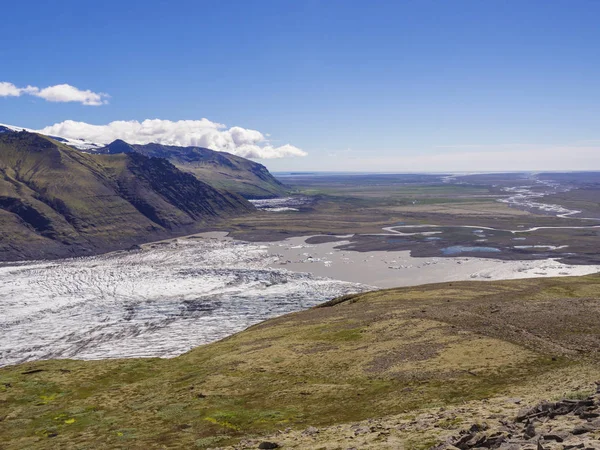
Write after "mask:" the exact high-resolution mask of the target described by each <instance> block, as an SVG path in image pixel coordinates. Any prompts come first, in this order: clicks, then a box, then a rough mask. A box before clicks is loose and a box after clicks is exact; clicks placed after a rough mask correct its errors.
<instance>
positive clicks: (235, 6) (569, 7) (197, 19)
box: [0, 0, 600, 172]
mask: <svg viewBox="0 0 600 450" xmlns="http://www.w3.org/2000/svg"><path fill="white" fill-rule="evenodd" d="M2 16H3V20H2V26H1V27H0V42H2V45H1V46H0V61H1V63H0V82H5V83H11V84H12V85H14V86H16V87H17V88H19V89H24V88H26V87H27V86H34V87H36V88H38V91H30V92H28V93H23V94H22V95H19V96H15V95H12V96H8V95H6V96H0V122H2V123H8V124H13V125H19V126H24V127H29V128H33V129H42V128H44V127H46V126H49V125H53V124H56V123H62V122H64V121H67V120H72V121H76V122H85V123H88V124H94V125H106V124H108V123H110V122H113V121H138V122H142V121H144V120H145V119H162V120H163V121H173V122H175V121H179V120H200V119H202V118H207V119H208V120H209V121H212V122H214V123H219V124H224V125H226V128H221V129H220V130H222V131H224V134H223V135H218V136H217V135H215V136H216V137H215V139H217V138H218V139H225V140H227V139H229V141H227V142H232V141H231V139H232V138H231V137H230V135H231V133H230V132H229V131H228V130H229V129H230V127H240V128H241V129H244V130H258V131H259V132H260V133H262V138H256V139H254V138H252V139H254V140H252V139H250V138H247V136H246V135H244V138H243V139H246V140H242V141H240V142H242V144H243V145H246V143H247V144H248V145H255V144H256V145H258V146H259V147H268V148H269V149H273V151H269V152H265V153H264V155H267V156H281V155H288V156H287V157H284V158H273V159H264V160H262V162H263V163H265V164H266V165H267V167H269V168H270V169H272V170H276V171H279V170H328V171H330V170H350V171H356V170H366V171H385V172H405V171H422V170H433V171H445V170H449V171H453V170H511V169H512V170H518V169H524V170H536V169H539V170H544V169H550V170H558V169H598V170H600V126H599V125H600V123H599V122H600V89H599V88H600V26H599V25H598V17H600V2H597V1H592V0H588V1H585V0H578V1H575V0H570V1H553V0H546V1H512V0H504V1H467V0H464V1H463V0H456V1H426V0H423V1H403V2H400V1H370V2H358V1H349V0H346V1H335V0H330V1H306V0H298V1H293V2H292V1H286V0H279V1H261V0H256V1H251V2H249V1H226V0H224V1H219V2H202V1H189V2H187V1H179V2H174V1H173V2H152V1H144V2H136V1H124V0H121V1H118V2H117V1H110V0H109V1H103V2H81V1H78V2H74V1H59V2H21V3H17V2H11V4H5V5H3V7H2ZM63 84H68V85H70V86H73V87H75V88H77V89H79V90H83V91H85V90H90V91H92V92H93V93H106V94H108V95H109V96H110V97H106V98H105V97H102V100H106V101H107V103H106V104H100V105H96V106H92V105H83V104H81V103H82V102H76V101H73V102H65V101H56V97H52V96H51V95H50V94H51V92H49V91H48V95H45V96H44V95H43V93H44V92H45V91H43V89H44V88H46V87H51V86H56V85H63ZM0 92H1V91H0ZM23 92H24V91H23ZM53 98H54V100H55V101H48V99H51V100H52V99H53ZM165 123H167V122H161V124H162V125H161V126H163V125H164V124H165ZM167 124H168V123H167ZM80 129H81V130H82V131H81V132H82V133H84V130H86V129H85V128H80ZM178 130H179V131H178V132H179V133H181V132H182V131H181V130H182V128H181V127H179V128H178ZM85 132H86V133H87V131H85ZM225 134H226V136H225ZM177 136H179V135H177ZM248 139H249V140H248ZM260 139H262V140H260ZM194 142H196V141H194ZM202 142H204V141H202ZM209 142H211V143H212V142H215V144H214V145H219V144H218V143H217V141H216V140H211V141H209ZM219 142H220V141H219ZM236 142H237V141H236ZM238 144H239V143H238ZM238 144H235V145H238ZM242 144H239V145H238V147H240V145H242ZM285 144H290V145H291V146H293V148H294V149H301V151H302V152H306V153H307V156H293V155H294V154H297V155H298V154H300V153H298V152H296V153H294V152H295V150H294V151H291V152H287V151H284V150H281V151H279V152H278V150H277V149H281V148H282V147H281V146H283V145H285ZM223 145H225V144H223ZM231 145H234V144H231ZM238 147H235V148H234V147H227V146H225V147H223V149H229V150H231V151H234V152H235V151H237V149H238ZM240 148H241V147H240ZM248 148H250V147H248ZM290 148H291V147H290ZM247 154H250V155H252V154H253V153H247ZM257 154H259V155H263V153H257Z"/></svg>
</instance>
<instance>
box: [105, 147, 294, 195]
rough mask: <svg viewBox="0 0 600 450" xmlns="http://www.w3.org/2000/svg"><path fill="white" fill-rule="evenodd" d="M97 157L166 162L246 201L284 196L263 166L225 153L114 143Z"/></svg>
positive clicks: (273, 178) (199, 149)
mask: <svg viewBox="0 0 600 450" xmlns="http://www.w3.org/2000/svg"><path fill="white" fill-rule="evenodd" d="M94 152H95V153H99V154H116V153H131V152H137V153H141V154H142V155H146V156H153V157H159V158H165V159H168V160H169V161H170V162H172V163H173V164H174V165H175V166H176V167H177V168H179V169H180V170H182V171H184V172H189V173H192V174H194V175H195V176H196V177H197V178H198V179H200V180H202V181H204V182H205V183H208V184H210V185H211V186H213V187H215V188H217V189H224V190H227V191H230V192H236V193H238V194H240V195H242V196H244V197H246V198H271V197H277V196H280V195H284V194H285V193H286V187H285V186H284V185H283V184H282V183H281V182H280V181H278V180H277V179H276V178H275V177H274V176H273V175H271V174H270V173H269V171H268V170H267V168H266V167H265V166H263V165H262V164H259V163H256V162H254V161H250V160H248V159H245V158H241V157H239V156H235V155H232V154H230V153H226V152H217V151H214V150H210V149H207V148H202V147H176V146H170V145H161V144H146V145H133V144H128V143H127V142H124V141H122V140H116V141H114V142H112V143H111V144H109V145H107V146H106V147H103V148H100V149H98V150H94Z"/></svg>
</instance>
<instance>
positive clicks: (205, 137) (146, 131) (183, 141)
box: [0, 94, 307, 159]
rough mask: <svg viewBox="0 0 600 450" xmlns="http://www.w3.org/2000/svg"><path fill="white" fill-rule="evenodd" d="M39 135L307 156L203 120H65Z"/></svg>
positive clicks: (245, 154)
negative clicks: (106, 121) (94, 123)
mask: <svg viewBox="0 0 600 450" xmlns="http://www.w3.org/2000/svg"><path fill="white" fill-rule="evenodd" d="M0 95H1V94H0ZM38 131H39V132H40V133H43V134H47V135H53V136H62V137H65V138H69V139H85V140H87V141H91V142H96V143H99V144H108V143H110V142H112V141H114V140H115V139H122V140H124V141H126V142H129V143H131V144H149V143H152V142H156V143H159V144H163V145H177V146H182V147H187V146H195V147H206V148H210V149H212V150H217V151H224V152H229V153H232V154H234V155H238V156H242V157H244V158H253V159H272V158H286V157H298V156H306V155H307V153H306V152H305V151H303V150H301V149H299V148H298V147H295V146H293V145H290V144H285V145H281V146H278V147H276V146H274V145H273V144H272V143H271V142H270V141H269V140H268V139H267V137H266V136H265V135H264V134H263V133H261V132H260V131H257V130H250V129H247V128H242V127H231V128H227V126H226V125H224V124H221V123H217V122H212V121H210V120H208V119H204V118H203V119H200V120H179V121H171V120H160V119H147V120H144V121H143V122H138V121H135V120H131V121H123V120H120V121H114V122H110V123H109V124H107V125H91V124H89V123H85V122H76V121H73V120H66V121H64V122H61V123H56V124H54V125H51V126H48V127H45V128H43V129H41V130H38Z"/></svg>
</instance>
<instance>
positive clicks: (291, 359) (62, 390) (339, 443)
mask: <svg viewBox="0 0 600 450" xmlns="http://www.w3.org/2000/svg"><path fill="white" fill-rule="evenodd" d="M599 298H600V276H598V275H592V276H585V277H566V278H554V279H552V278H546V279H527V280H513V281H496V282H472V281H471V282H452V283H440V284H433V285H425V286H417V287H409V288H399V289H388V290H383V291H377V292H368V293H365V294H357V295H353V296H346V297H343V298H339V299H337V300H334V301H331V302H328V303H326V304H324V305H322V306H320V307H316V308H312V309H310V310H306V311H302V312H298V313H294V314H288V315H285V316H282V317H277V318H274V319H271V320H268V321H266V322H263V323H260V324H258V325H255V326H252V327H250V328H248V329H247V330H245V331H243V332H241V333H238V334H236V335H233V336H230V337H228V338H226V339H223V340H222V341H219V342H216V343H213V344H209V345H205V346H201V347H198V348H196V349H194V350H192V351H190V352H188V353H186V354H184V355H181V356H179V357H177V358H173V359H158V358H153V359H123V360H103V361H72V360H52V361H38V362H31V363H25V364H22V365H18V366H12V367H5V368H2V369H0V442H2V448H3V449H6V450H9V449H22V448H28V449H42V448H97V449H105V448H128V449H148V448H209V447H210V448H214V447H217V446H219V447H220V446H224V445H231V444H235V443H236V442H239V441H240V439H259V438H261V436H263V437H264V436H265V435H266V434H270V436H267V437H268V439H265V440H269V441H274V442H275V443H279V444H281V445H282V447H283V448H302V449H306V448H327V449H334V448H349V447H350V446H355V447H356V448H378V449H385V448H406V449H425V448H430V447H431V446H433V445H436V444H437V443H439V442H443V441H444V439H445V437H447V436H450V435H457V434H458V433H459V430H460V429H461V428H469V427H471V424H472V423H476V424H479V425H477V427H479V428H478V429H484V427H485V425H484V424H482V423H481V422H482V421H491V420H495V421H498V420H505V419H506V420H508V419H509V416H508V414H512V413H514V414H515V415H516V413H517V411H518V409H519V408H523V406H526V405H527V404H530V402H532V403H535V402H538V401H539V400H540V399H549V400H551V399H553V398H561V397H562V396H565V395H566V396H570V397H572V398H580V397H582V398H585V396H586V395H588V392H587V390H588V389H589V388H590V387H592V388H593V381H596V380H597V376H598V373H599V372H598V369H599V363H600V355H599V353H598V342H600V322H599V321H598V320H597V318H598V312H599V307H598V304H599V301H598V300H599ZM519 404H521V406H518V405H519ZM511 408H512V409H511ZM432 411H434V412H435V414H433V413H432ZM586 414H588V413H586ZM386 417H388V419H385V418H386ZM392 417H393V420H392ZM418 417H425V419H423V420H421V419H418ZM513 417H514V416H513ZM591 417H595V416H593V415H592V416H591ZM372 419H377V420H372ZM471 420H473V421H474V422H469V421H471ZM511 420H512V418H511ZM578 420H579V419H578ZM357 421H365V422H364V423H363V424H358V425H352V424H356V422H357ZM340 424H347V425H343V426H340ZM359 425H360V426H359ZM384 425H385V426H384ZM536 426H538V425H537V424H536ZM315 427H319V428H318V429H317V428H315ZM323 427H329V428H323ZM357 427H358V428H357ZM362 428H366V431H365V430H362ZM471 428H473V427H471ZM505 428H506V427H505ZM478 429H476V431H477V430H478ZM278 430H286V431H278ZM288 430H291V431H288ZM302 430H304V431H302ZM319 430H320V431H319ZM361 430H362V431H361ZM411 430H412V431H411ZM288 432H289V433H296V432H297V434H296V437H297V439H298V440H299V441H298V442H295V444H294V442H291V440H290V439H289V438H288V437H287V436H288V435H287V434H286V433H288ZM584 432H585V431H584ZM336 433H337V434H336ZM573 433H575V432H573ZM573 433H572V434H573ZM292 435H293V434H292ZM363 436H370V439H371V441H369V442H365V441H363ZM391 437H393V439H395V441H392V440H390V439H391ZM328 439H329V440H331V442H329V443H327V445H325V443H323V444H321V442H325V441H327V440H328ZM284 441H285V442H286V444H285V445H284V444H283V442H284ZM250 442H254V443H250V444H243V445H240V446H236V447H235V448H259V447H258V445H259V442H261V440H258V441H256V440H255V441H250ZM532 442H533V443H534V444H535V443H536V441H532ZM260 448H275V447H268V446H263V447H260ZM448 448H456V447H448ZM460 448H472V447H462V446H461V447H460ZM478 448H479V447H478ZM486 448H487V447H486ZM492 448H497V447H492ZM511 448H512V447H511ZM515 448H517V447H515ZM518 448H530V447H518ZM531 448H536V447H535V446H534V447H531ZM538 448H539V447H538ZM544 448H554V447H544ZM557 448H558V447H557ZM560 448H562V447H560ZM575 448H580V447H575ZM581 448H583V447H581ZM594 448H595V447H594Z"/></svg>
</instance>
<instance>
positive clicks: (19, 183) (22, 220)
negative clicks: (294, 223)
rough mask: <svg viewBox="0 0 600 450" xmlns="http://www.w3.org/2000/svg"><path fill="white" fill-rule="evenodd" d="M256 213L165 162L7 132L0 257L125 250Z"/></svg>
mask: <svg viewBox="0 0 600 450" xmlns="http://www.w3.org/2000/svg"><path fill="white" fill-rule="evenodd" d="M252 209H253V207H252V205H250V204H249V203H248V202H247V201H246V200H244V199H243V198H241V197H240V196H238V195H236V194H231V193H226V192H222V191H219V190H217V189H215V188H213V187H211V186H209V185H208V184H206V183H202V182H201V181H199V180H198V179H196V178H195V177H194V176H192V175H190V174H186V173H184V172H181V171H180V170H178V169H177V168H176V167H174V166H173V165H172V164H171V163H169V162H168V161H166V160H164V159H160V158H149V157H146V156H144V155H141V154H139V153H133V154H118V155H91V154H86V153H82V152H80V151H77V150H74V149H72V148H70V147H67V146H66V145H64V144H61V143H59V142H57V141H54V140H52V139H50V138H47V137H44V136H41V135H37V134H33V133H28V132H4V133H1V134H0V260H16V259H25V258H38V257H61V256H69V255H81V254H88V253H91V252H101V251H107V250H113V249H120V248H124V247H126V246H130V245H132V244H134V243H139V242H143V241H148V240H152V239H154V238H161V237H163V236H164V237H167V236H171V235H174V234H180V233H185V232H193V231H196V230H199V229H200V228H201V226H202V225H203V224H206V223H207V222H210V221H213V220H215V219H219V218H221V217H227V216H232V215H236V214H241V213H245V212H248V211H251V210H252Z"/></svg>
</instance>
